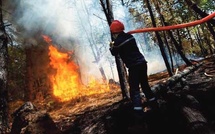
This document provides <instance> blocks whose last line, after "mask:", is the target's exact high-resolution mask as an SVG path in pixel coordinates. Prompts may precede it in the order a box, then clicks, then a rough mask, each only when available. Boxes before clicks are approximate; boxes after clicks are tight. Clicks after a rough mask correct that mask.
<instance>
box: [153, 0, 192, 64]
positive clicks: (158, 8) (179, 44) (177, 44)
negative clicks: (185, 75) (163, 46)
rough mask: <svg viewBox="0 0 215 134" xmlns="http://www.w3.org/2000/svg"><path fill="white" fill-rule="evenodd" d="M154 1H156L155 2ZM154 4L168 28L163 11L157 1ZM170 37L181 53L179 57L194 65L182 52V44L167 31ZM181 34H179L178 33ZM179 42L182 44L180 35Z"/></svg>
mask: <svg viewBox="0 0 215 134" xmlns="http://www.w3.org/2000/svg"><path fill="white" fill-rule="evenodd" d="M153 1H154V0H153ZM154 4H155V7H156V10H157V11H158V14H159V16H160V18H161V21H162V22H163V24H164V26H168V25H169V24H168V23H167V22H166V21H165V18H164V16H163V15H162V13H161V11H160V7H159V4H158V2H157V1H154ZM167 33H168V35H169V37H170V38H171V40H172V42H173V44H174V46H175V48H176V50H177V52H178V53H179V55H180V56H181V58H182V59H183V60H184V62H185V63H186V64H187V65H188V66H190V65H192V63H191V62H190V61H189V60H188V59H187V57H186V56H185V54H184V52H183V51H182V47H181V43H178V42H177V41H176V39H175V37H174V35H173V33H172V32H171V31H170V30H168V31H167ZM178 33H179V32H178ZM179 42H180V35H179Z"/></svg>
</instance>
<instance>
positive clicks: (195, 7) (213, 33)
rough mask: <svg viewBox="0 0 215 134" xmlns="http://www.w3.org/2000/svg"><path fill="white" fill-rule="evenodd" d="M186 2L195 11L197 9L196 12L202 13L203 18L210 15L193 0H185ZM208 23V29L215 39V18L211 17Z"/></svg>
mask: <svg viewBox="0 0 215 134" xmlns="http://www.w3.org/2000/svg"><path fill="white" fill-rule="evenodd" d="M185 2H186V3H187V5H188V6H189V7H191V8H192V9H193V11H195V13H196V14H198V15H200V16H201V17H202V18H204V17H206V16H208V14H207V13H206V12H204V11H202V10H201V9H200V8H199V7H198V6H197V4H196V3H194V2H192V0H185ZM206 23H207V25H208V29H209V31H210V32H211V35H212V37H213V39H214V41H215V31H214V29H213V26H215V20H213V19H211V20H209V21H208V22H206ZM212 25H213V26H212Z"/></svg>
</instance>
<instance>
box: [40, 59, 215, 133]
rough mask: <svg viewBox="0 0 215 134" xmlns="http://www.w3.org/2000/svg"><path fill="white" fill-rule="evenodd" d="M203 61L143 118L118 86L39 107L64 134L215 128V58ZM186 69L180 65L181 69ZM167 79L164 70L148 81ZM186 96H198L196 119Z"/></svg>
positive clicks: (184, 130) (150, 77)
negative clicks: (189, 110) (110, 89)
mask: <svg viewBox="0 0 215 134" xmlns="http://www.w3.org/2000/svg"><path fill="white" fill-rule="evenodd" d="M195 63H196V62H195ZM200 63H201V65H200V66H199V67H197V68H196V69H195V70H194V71H192V72H191V73H189V74H188V75H186V76H184V77H183V78H182V79H181V80H180V81H179V82H178V83H177V84H175V85H174V86H171V87H164V88H166V89H168V90H166V91H167V92H165V93H162V92H161V93H158V94H157V97H158V103H159V109H157V110H154V111H151V112H148V113H147V114H146V115H145V116H144V117H143V118H139V117H137V116H136V115H135V114H133V111H132V107H131V103H130V101H127V100H122V97H121V93H120V91H119V90H116V89H114V90H112V91H110V92H108V93H105V94H100V95H93V96H87V97H83V98H81V99H79V100H78V101H77V100H76V101H75V102H67V103H61V104H60V103H54V102H49V103H47V102H45V103H44V104H46V105H44V106H43V107H39V109H43V110H44V109H46V110H47V112H48V113H49V115H50V117H51V118H52V120H53V121H54V123H55V124H56V126H57V128H58V129H59V130H60V131H61V132H62V134H121V133H123V134H139V133H144V134H157V133H165V134H169V133H171V134H172V133H174V134H182V133H183V134H188V133H195V131H193V129H196V128H195V127H194V128H193V126H194V125H199V124H201V125H202V124H203V126H204V125H205V124H206V125H207V127H208V128H210V129H211V130H212V131H215V114H214V113H215V58H214V57H212V58H206V59H204V60H201V61H198V64H200ZM184 68H185V67H183V66H182V67H180V68H179V71H183V69H184ZM167 78H168V75H167V73H166V72H161V73H158V74H153V75H150V76H149V82H150V85H151V86H154V85H156V84H159V83H162V82H164V81H165V80H167ZM187 95H190V96H193V98H195V99H196V101H195V104H197V105H195V108H196V107H198V108H197V110H199V111H200V114H198V115H197V116H196V115H195V114H194V113H195V112H196V111H197V110H196V111H194V113H193V115H194V117H193V118H191V117H190V116H189V113H188V115H187V114H185V112H184V108H187V107H188V105H190V102H188V101H187V100H186V99H185V98H186V97H187ZM191 113H192V111H191ZM201 115H202V117H201ZM187 116H188V117H187ZM195 118H196V119H195ZM202 118H205V120H206V121H204V122H203V121H202ZM198 119H200V120H198ZM193 120H195V121H193ZM45 129H50V127H49V128H45ZM197 131H198V130H197ZM196 133H206V132H196Z"/></svg>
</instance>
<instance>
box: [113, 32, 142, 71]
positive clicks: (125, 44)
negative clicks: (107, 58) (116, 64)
mask: <svg viewBox="0 0 215 134" xmlns="http://www.w3.org/2000/svg"><path fill="white" fill-rule="evenodd" d="M110 51H111V54H112V55H113V56H116V55H117V54H119V56H120V57H121V59H122V61H123V62H124V63H125V65H126V67H127V68H131V67H132V66H135V65H138V64H141V63H143V62H146V60H145V58H144V56H143V55H142V53H140V51H139V49H138V46H137V43H136V40H135V38H134V37H133V35H131V34H128V33H125V32H122V33H120V34H119V35H118V36H117V38H116V39H115V40H114V44H113V47H112V48H110Z"/></svg>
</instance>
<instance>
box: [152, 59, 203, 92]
mask: <svg viewBox="0 0 215 134" xmlns="http://www.w3.org/2000/svg"><path fill="white" fill-rule="evenodd" d="M201 65H202V63H199V64H196V65H194V66H189V67H187V68H185V69H184V70H183V71H182V72H178V73H177V74H175V75H173V76H172V77H170V78H169V79H167V80H166V81H163V82H161V83H158V84H156V85H154V86H152V87H151V89H152V91H153V92H154V93H155V94H158V93H159V92H167V91H168V90H169V89H170V88H171V87H173V86H174V85H175V84H176V83H178V82H179V81H180V80H181V79H182V78H183V77H184V76H186V75H188V74H190V73H191V72H193V71H194V70H196V69H197V68H198V67H200V66H201Z"/></svg>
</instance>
